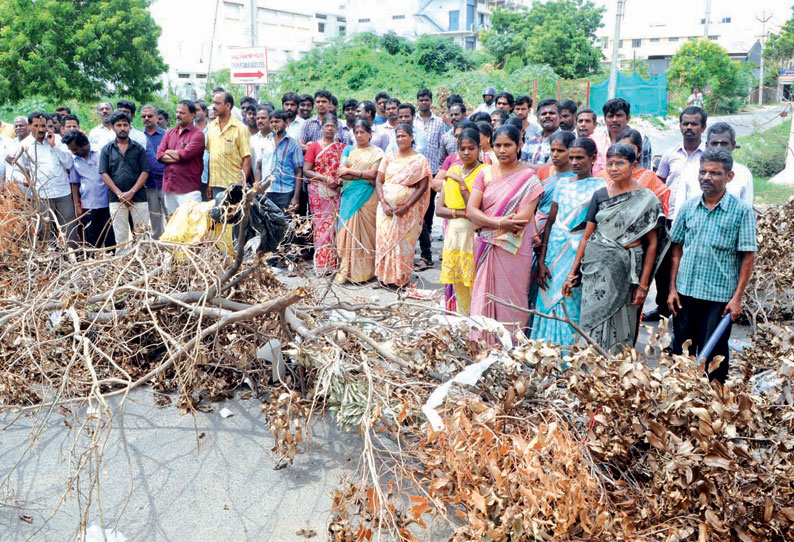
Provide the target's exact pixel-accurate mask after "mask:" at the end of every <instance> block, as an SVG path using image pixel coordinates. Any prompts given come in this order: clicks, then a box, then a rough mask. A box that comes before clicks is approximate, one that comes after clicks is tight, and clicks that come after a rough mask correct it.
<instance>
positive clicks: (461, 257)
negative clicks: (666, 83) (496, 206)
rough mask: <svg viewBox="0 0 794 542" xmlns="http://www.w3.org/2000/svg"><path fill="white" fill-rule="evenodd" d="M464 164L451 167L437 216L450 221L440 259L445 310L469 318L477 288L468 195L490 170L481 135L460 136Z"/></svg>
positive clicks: (469, 131)
mask: <svg viewBox="0 0 794 542" xmlns="http://www.w3.org/2000/svg"><path fill="white" fill-rule="evenodd" d="M458 156H459V157H460V160H461V161H462V163H461V164H456V165H454V166H451V167H450V168H449V170H448V171H447V177H446V179H445V181H444V185H443V186H442V188H441V195H440V197H439V203H438V206H437V207H436V215H437V216H439V217H441V218H445V219H447V223H446V230H445V232H444V250H443V253H442V257H441V278H440V279H439V282H440V283H441V284H447V285H448V286H447V287H446V308H447V310H451V311H456V312H459V313H461V314H466V315H468V314H469V309H470V308H471V287H472V285H473V284H474V225H473V224H472V223H471V222H470V221H469V219H468V218H467V215H466V204H467V203H468V202H469V192H470V191H471V187H472V184H473V183H474V179H475V177H476V176H477V174H478V173H479V172H480V171H482V170H483V168H489V167H491V166H489V165H486V164H483V163H482V162H480V133H479V132H477V130H474V129H471V128H466V129H464V130H463V131H462V132H461V133H460V135H459V136H458Z"/></svg>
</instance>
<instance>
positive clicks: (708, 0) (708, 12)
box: [703, 0, 711, 39]
mask: <svg viewBox="0 0 794 542" xmlns="http://www.w3.org/2000/svg"><path fill="white" fill-rule="evenodd" d="M709 19H711V0H706V18H705V19H703V37H704V38H706V39H709Z"/></svg>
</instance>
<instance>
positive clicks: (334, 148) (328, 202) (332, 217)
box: [305, 141, 345, 275]
mask: <svg viewBox="0 0 794 542" xmlns="http://www.w3.org/2000/svg"><path fill="white" fill-rule="evenodd" d="M344 148H345V144H344V143H341V142H339V141H336V142H334V143H331V144H330V145H328V146H327V147H325V148H322V146H321V145H320V143H319V142H317V141H315V142H313V143H312V144H311V145H309V148H308V150H307V151H306V158H305V161H306V162H312V163H313V164H314V171H315V173H319V174H320V175H326V176H328V177H332V178H333V179H334V181H338V180H339V178H338V177H337V175H336V170H337V169H338V168H339V161H340V158H341V156H342V151H343V150H344ZM307 192H308V193H309V208H310V209H311V213H312V235H313V238H314V272H315V273H316V274H318V275H324V274H326V273H330V272H331V271H334V270H335V269H336V266H337V262H336V247H335V246H334V242H335V240H336V227H335V222H336V215H337V213H338V212H339V200H340V195H339V189H338V188H336V187H335V186H331V185H329V184H326V183H324V182H321V181H316V180H314V179H312V180H311V181H309V186H308V188H307Z"/></svg>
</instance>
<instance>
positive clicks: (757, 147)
mask: <svg viewBox="0 0 794 542" xmlns="http://www.w3.org/2000/svg"><path fill="white" fill-rule="evenodd" d="M790 129H791V120H790V119H789V120H787V121H786V122H783V123H781V124H778V125H777V126H773V127H772V128H769V129H768V130H763V131H761V132H756V133H754V134H751V135H747V136H741V137H738V138H737V143H738V144H739V145H740V148H739V149H737V150H736V152H735V153H734V158H735V159H736V161H737V162H739V163H741V164H744V165H746V166H747V167H748V168H750V171H752V172H753V177H759V178H766V179H768V178H770V177H774V176H775V175H777V174H778V173H780V172H781V171H783V168H785V167H786V147H787V145H788V136H789V130H790ZM767 184H768V183H767ZM772 186H774V185H772ZM757 190H758V189H757V188H756V191H757Z"/></svg>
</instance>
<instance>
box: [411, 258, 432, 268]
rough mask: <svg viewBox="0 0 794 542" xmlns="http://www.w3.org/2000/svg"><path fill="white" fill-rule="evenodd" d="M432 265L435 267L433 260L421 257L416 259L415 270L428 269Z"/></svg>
mask: <svg viewBox="0 0 794 542" xmlns="http://www.w3.org/2000/svg"><path fill="white" fill-rule="evenodd" d="M431 267H433V262H432V261H427V260H425V259H424V258H419V259H418V260H414V270H415V271H427V270H428V269H430V268H431Z"/></svg>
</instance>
